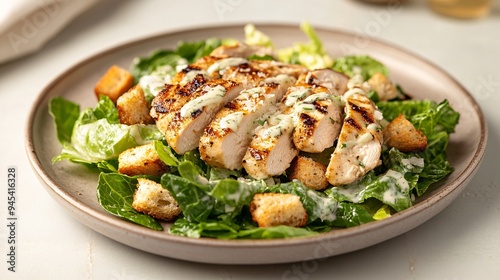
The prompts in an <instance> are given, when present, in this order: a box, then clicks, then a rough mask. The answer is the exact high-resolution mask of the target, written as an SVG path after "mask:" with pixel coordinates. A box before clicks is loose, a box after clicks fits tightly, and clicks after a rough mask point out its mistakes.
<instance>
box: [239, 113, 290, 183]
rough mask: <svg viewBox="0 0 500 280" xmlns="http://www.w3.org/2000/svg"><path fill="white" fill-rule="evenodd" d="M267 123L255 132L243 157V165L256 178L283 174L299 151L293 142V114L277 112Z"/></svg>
mask: <svg viewBox="0 0 500 280" xmlns="http://www.w3.org/2000/svg"><path fill="white" fill-rule="evenodd" d="M266 123H267V124H268V125H267V126H262V127H261V128H260V129H258V130H257V132H256V133H255V134H254V137H253V139H252V141H251V142H250V145H249V147H248V149H247V151H246V153H245V156H244V157H243V167H244V168H245V170H246V171H247V173H248V174H249V175H250V176H251V177H253V178H255V179H265V178H269V177H272V176H278V175H281V174H283V173H284V172H285V170H286V169H287V168H288V167H289V166H290V163H291V161H292V160H293V159H294V158H295V157H296V156H297V155H298V153H299V152H298V150H297V149H296V148H295V146H294V145H293V142H292V133H293V129H294V124H293V119H292V115H291V114H280V113H277V114H275V115H273V116H271V117H270V118H269V119H268V120H267V121H266Z"/></svg>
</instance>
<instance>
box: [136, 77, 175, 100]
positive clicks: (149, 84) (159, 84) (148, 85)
mask: <svg viewBox="0 0 500 280" xmlns="http://www.w3.org/2000/svg"><path fill="white" fill-rule="evenodd" d="M170 80H171V77H170V75H166V76H159V75H145V76H142V77H141V78H140V79H139V86H140V87H141V88H142V90H143V91H145V92H147V93H150V94H152V95H153V96H156V95H158V93H159V92H160V91H161V90H162V89H163V87H164V86H165V84H168V83H170Z"/></svg>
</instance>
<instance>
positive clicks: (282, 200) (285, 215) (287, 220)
mask: <svg viewBox="0 0 500 280" xmlns="http://www.w3.org/2000/svg"><path fill="white" fill-rule="evenodd" d="M250 212H251V214H252V219H253V220H254V221H255V222H256V223H257V224H258V225H259V227H271V226H278V225H287V226H292V227H302V226H305V225H306V222H307V218H308V216H307V212H306V209H304V206H303V205H302V202H300V198H299V197H298V196H296V195H294V194H282V193H262V194H255V195H254V197H253V199H252V202H251V203H250Z"/></svg>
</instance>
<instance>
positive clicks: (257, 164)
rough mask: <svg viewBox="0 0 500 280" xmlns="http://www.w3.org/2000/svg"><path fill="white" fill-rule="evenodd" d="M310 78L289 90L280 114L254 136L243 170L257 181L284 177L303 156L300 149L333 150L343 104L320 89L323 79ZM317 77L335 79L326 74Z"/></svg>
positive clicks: (323, 88) (328, 92) (298, 81)
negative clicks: (295, 161) (298, 156)
mask: <svg viewBox="0 0 500 280" xmlns="http://www.w3.org/2000/svg"><path fill="white" fill-rule="evenodd" d="M313 72H316V71H313ZM320 72H321V71H320ZM324 72H325V73H329V70H325V71H324ZM317 73H319V72H317ZM308 76H311V74H309V73H303V74H301V75H300V76H299V78H298V80H297V82H296V84H295V85H294V86H292V87H290V88H289V89H288V90H287V92H286V94H285V96H284V97H283V99H282V102H281V103H280V104H279V106H278V109H277V113H275V115H273V116H271V117H270V118H269V119H268V120H267V121H266V124H265V125H264V126H262V127H261V128H260V129H259V130H258V132H257V133H256V134H255V135H254V137H253V139H252V142H251V143H250V145H249V148H248V150H247V152H246V154H245V156H244V158H243V167H244V168H245V170H246V171H247V173H248V174H249V175H250V176H252V177H253V178H256V179H263V178H268V177H271V176H277V175H280V174H282V173H284V172H285V171H286V169H287V168H288V167H289V166H290V164H291V161H292V160H293V159H294V158H295V156H296V155H297V154H298V153H299V152H298V148H300V149H304V150H306V151H310V152H318V151H323V150H324V149H326V148H328V147H331V146H333V143H334V140H335V139H336V137H337V136H338V134H339V131H340V123H341V115H342V109H341V108H342V105H341V102H340V100H339V98H338V97H335V96H334V95H333V94H332V93H331V91H330V89H328V88H326V87H323V86H321V85H319V84H320V83H322V82H323V81H322V80H321V79H319V78H314V79H309V78H307V77H308ZM317 76H319V77H327V78H328V79H330V78H331V77H330V76H329V75H326V74H324V75H319V74H317ZM314 77H316V76H314ZM330 118H332V119H330ZM297 127H298V129H297ZM296 129H297V131H296V132H295V130H296ZM322 129H323V130H324V131H322ZM329 132H331V133H330V134H328V133H329ZM294 142H296V143H294Z"/></svg>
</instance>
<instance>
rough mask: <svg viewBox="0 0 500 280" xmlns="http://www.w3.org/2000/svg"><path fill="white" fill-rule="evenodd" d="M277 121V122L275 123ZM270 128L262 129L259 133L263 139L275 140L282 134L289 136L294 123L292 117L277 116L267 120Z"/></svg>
mask: <svg viewBox="0 0 500 280" xmlns="http://www.w3.org/2000/svg"><path fill="white" fill-rule="evenodd" d="M276 121H277V122H276ZM268 124H269V125H272V126H270V127H266V128H263V129H262V130H261V131H260V133H261V134H262V137H263V138H271V137H274V138H277V137H280V136H281V135H283V134H289V133H291V132H292V131H293V128H294V127H295V126H294V123H293V119H292V116H290V115H284V114H279V115H277V116H274V117H270V118H269V119H268Z"/></svg>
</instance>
